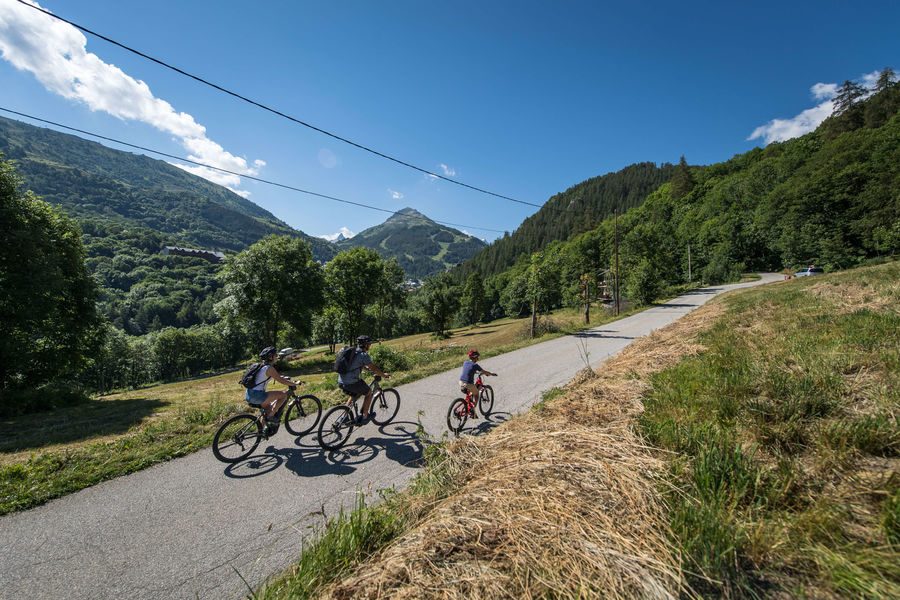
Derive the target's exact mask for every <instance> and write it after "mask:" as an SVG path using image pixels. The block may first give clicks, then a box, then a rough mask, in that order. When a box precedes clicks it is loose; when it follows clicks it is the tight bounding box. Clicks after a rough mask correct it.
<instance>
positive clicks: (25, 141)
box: [0, 117, 334, 259]
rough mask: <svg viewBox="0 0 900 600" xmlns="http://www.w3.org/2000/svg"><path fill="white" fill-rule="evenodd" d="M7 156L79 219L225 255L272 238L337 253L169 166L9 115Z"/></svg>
mask: <svg viewBox="0 0 900 600" xmlns="http://www.w3.org/2000/svg"><path fill="white" fill-rule="evenodd" d="M0 152H2V153H3V154H4V155H5V156H6V158H7V159H8V160H12V161H13V164H15V166H16V169H17V171H18V172H19V175H20V176H21V177H22V178H23V179H24V181H25V186H26V187H27V188H28V189H30V190H32V191H33V192H34V193H36V194H37V195H39V196H41V197H42V198H43V199H44V200H46V201H47V202H49V203H51V204H55V205H57V206H60V207H62V208H63V209H64V210H65V211H66V213H68V214H69V215H71V216H74V217H76V218H78V219H79V220H81V219H85V218H90V219H102V220H114V221H118V222H120V223H127V224H128V225H133V226H139V227H145V228H148V229H152V230H154V231H156V232H158V233H163V234H169V235H170V236H171V239H173V240H175V241H177V242H179V243H182V244H187V245H195V246H201V247H204V248H211V249H221V250H240V249H242V248H244V247H246V246H247V245H249V244H252V243H253V242H255V241H257V240H259V239H260V238H262V237H264V236H266V235H268V234H271V233H277V234H287V235H299V236H300V237H303V238H304V239H306V240H307V241H308V242H310V243H311V244H312V246H313V250H314V252H315V253H317V257H318V258H320V259H327V258H330V257H331V256H332V255H333V253H334V252H333V250H332V248H331V247H330V245H329V244H328V243H327V242H325V241H324V240H320V239H318V238H313V237H311V236H307V235H306V234H304V233H302V232H297V231H295V230H294V229H292V228H291V227H290V226H288V225H287V224H286V223H284V222H282V221H280V220H278V219H276V218H275V217H274V216H273V215H272V214H271V213H269V212H268V211H266V210H264V209H263V208H261V207H259V206H257V205H256V204H254V203H253V202H250V201H249V200H246V199H245V198H242V197H241V196H238V195H237V194H235V193H234V192H232V191H230V190H228V189H226V188H224V187H222V186H220V185H216V184H213V183H210V182H209V181H207V180H205V179H203V178H201V177H197V176H195V175H192V174H190V173H187V172H185V171H183V170H182V169H179V168H177V167H174V166H172V165H170V164H169V163H167V162H164V161H161V160H156V159H153V158H149V157H147V156H143V155H140V154H132V153H130V152H122V151H120V150H113V149H112V148H107V147H106V146H104V145H102V144H98V143H96V142H91V141H88V140H84V139H82V138H79V137H76V136H73V135H68V134H65V133H59V132H57V131H53V130H51V129H45V128H41V127H34V126H32V125H28V124H26V123H22V122H20V121H14V120H11V119H6V118H3V117H0Z"/></svg>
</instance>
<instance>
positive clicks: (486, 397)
mask: <svg viewBox="0 0 900 600" xmlns="http://www.w3.org/2000/svg"><path fill="white" fill-rule="evenodd" d="M481 377H482V374H481V373H479V374H478V377H476V378H475V387H476V388H478V410H479V411H481V414H482V415H483V416H484V417H485V418H487V417H488V416H489V415H490V414H491V410H493V408H494V388H492V387H491V386H489V385H486V384H485V383H484V382H483V381H482V380H481ZM485 377H487V375H485ZM469 417H473V418H475V417H477V416H476V414H475V398H474V397H472V393H471V392H468V391H467V392H466V397H465V398H457V399H456V400H454V401H453V402H451V403H450V410H448V411H447V428H448V429H450V431H452V432H453V433H454V435H459V433H460V432H461V431H462V428H463V427H464V426H465V424H466V421H468V420H469Z"/></svg>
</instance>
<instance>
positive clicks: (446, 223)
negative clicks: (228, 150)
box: [0, 106, 505, 233]
mask: <svg viewBox="0 0 900 600" xmlns="http://www.w3.org/2000/svg"><path fill="white" fill-rule="evenodd" d="M0 110H2V111H3V112H7V113H10V114H14V115H18V116H20V117H25V118H26V119H32V120H34V121H38V122H40V123H46V124H48V125H53V126H54V127H60V128H62V129H68V130H69V131H75V132H78V133H83V134H84V135H89V136H91V137H95V138H98V139H101V140H106V141H108V142H113V143H116V144H121V145H122V146H127V147H129V148H135V149H137V150H142V151H144V152H150V153H151V154H157V155H159V156H165V157H166V158H172V159H174V160H179V161H182V162H186V163H190V164H192V165H197V166H198V167H205V168H207V169H212V170H214V171H219V172H220V173H227V174H229V175H237V176H238V177H245V178H247V179H250V180H252V181H258V182H260V183H265V184H267V185H272V186H275V187H279V188H283V189H286V190H291V191H294V192H300V193H301V194H307V195H309V196H315V197H317V198H323V199H325V200H332V201H334V202H341V203H343V204H351V205H353V206H358V207H360V208H368V209H369V210H376V211H378V212H382V213H387V214H389V215H401V216H404V217H406V218H408V219H420V220H422V221H433V222H435V223H439V224H441V225H447V226H449V227H462V228H465V229H478V230H481V231H490V232H493V233H505V232H504V231H501V230H499V229H490V228H488V227H480V226H476V225H463V224H460V223H450V222H447V221H437V220H435V219H429V218H427V217H424V216H423V217H419V216H416V215H409V214H406V213H402V212H400V211H396V210H390V209H387V208H381V207H380V206H372V205H370V204H364V203H362V202H354V201H353V200H346V199H344V198H338V197H336V196H329V195H328V194H320V193H319V192H313V191H310V190H304V189H302V188H298V187H295V186H292V185H287V184H285V183H279V182H277V181H271V180H269V179H263V178H262V177H255V176H253V175H247V174H245V173H239V172H237V171H229V170H228V169H223V168H221V167H216V166H213V165H210V164H207V163H202V162H199V161H196V160H191V159H190V158H183V157H181V156H177V155H175V154H169V153H168V152H162V151H160V150H154V149H152V148H147V147H145V146H139V145H137V144H132V143H129V142H124V141H122V140H118V139H116V138H111V137H108V136H105V135H100V134H99V133H93V132H91V131H85V130H84V129H78V128H77V127H70V126H68V125H63V124H62V123H57V122H55V121H50V120H48V119H42V118H40V117H35V116H33V115H29V114H26V113H23V112H19V111H16V110H12V109H9V108H3V107H2V106H0Z"/></svg>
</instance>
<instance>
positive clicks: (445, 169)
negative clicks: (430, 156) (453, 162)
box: [440, 163, 456, 177]
mask: <svg viewBox="0 0 900 600" xmlns="http://www.w3.org/2000/svg"><path fill="white" fill-rule="evenodd" d="M440 167H441V170H442V171H443V172H444V175H446V176H447V177H454V176H455V175H456V169H454V168H453V167H451V166H448V165H445V164H444V163H441V164H440Z"/></svg>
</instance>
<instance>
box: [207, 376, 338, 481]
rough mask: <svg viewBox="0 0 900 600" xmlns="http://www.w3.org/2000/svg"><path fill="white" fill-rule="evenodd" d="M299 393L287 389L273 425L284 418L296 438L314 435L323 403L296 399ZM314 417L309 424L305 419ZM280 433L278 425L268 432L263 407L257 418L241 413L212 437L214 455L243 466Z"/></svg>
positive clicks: (286, 426) (308, 399)
mask: <svg viewBox="0 0 900 600" xmlns="http://www.w3.org/2000/svg"><path fill="white" fill-rule="evenodd" d="M296 389H297V388H296V387H294V386H291V387H289V388H288V398H287V400H286V401H285V402H284V404H282V405H281V408H279V409H278V412H277V413H275V418H274V419H273V422H275V423H277V422H279V421H281V416H282V414H284V428H285V429H287V430H288V431H289V432H290V433H292V434H294V435H296V436H302V435H306V434H307V433H309V432H310V431H312V430H313V429H314V428H315V427H316V425H317V424H318V423H319V419H320V417H321V416H322V401H321V400H319V399H318V398H316V397H315V396H313V395H312V394H306V395H304V396H297V395H296V394H295V393H294V392H295V391H296ZM311 415H315V419H313V420H312V421H311V422H310V423H308V424H307V423H305V422H304V420H305V419H306V417H308V416H311ZM277 432H278V426H277V425H276V426H275V429H274V430H273V431H270V430H269V425H268V422H267V421H266V411H265V410H264V409H263V408H262V407H260V408H259V414H258V415H256V414H253V413H252V412H248V413H241V414H239V415H235V416H233V417H231V418H230V419H228V420H227V421H225V422H224V423H222V426H221V427H219V430H218V431H217V432H216V435H215V436H214V437H213V445H212V451H213V454H214V455H215V457H216V458H218V459H219V460H221V461H222V462H227V463H236V462H240V461H242V460H244V459H245V458H247V457H248V456H250V454H252V453H253V451H254V450H256V447H257V446H259V443H260V441H262V440H264V439H265V440H268V439H269V438H270V437H272V436H274V435H275V434H276V433H277Z"/></svg>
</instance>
